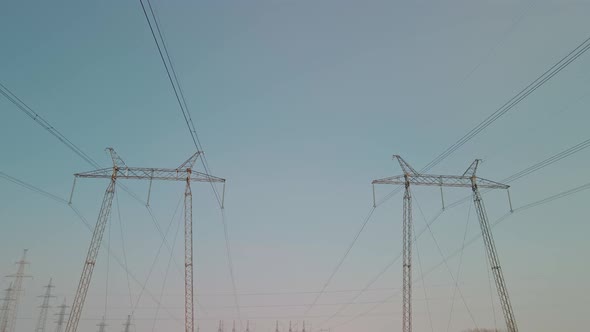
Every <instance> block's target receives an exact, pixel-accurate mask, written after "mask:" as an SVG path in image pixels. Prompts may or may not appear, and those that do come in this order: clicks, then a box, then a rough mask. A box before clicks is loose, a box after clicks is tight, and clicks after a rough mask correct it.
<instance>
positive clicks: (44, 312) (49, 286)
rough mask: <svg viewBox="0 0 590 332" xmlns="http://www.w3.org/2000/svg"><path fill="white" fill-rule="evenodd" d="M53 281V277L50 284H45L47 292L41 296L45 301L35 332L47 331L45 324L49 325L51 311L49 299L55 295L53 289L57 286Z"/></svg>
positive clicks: (42, 304)
mask: <svg viewBox="0 0 590 332" xmlns="http://www.w3.org/2000/svg"><path fill="white" fill-rule="evenodd" d="M52 281H53V279H49V284H47V286H45V288H46V290H45V294H44V295H41V296H40V297H41V298H43V302H42V303H41V307H40V308H41V312H40V313H39V319H38V320H37V327H36V328H35V332H45V326H46V325H47V312H48V311H49V308H51V306H50V305H49V300H51V299H52V298H54V297H55V296H53V295H51V289H52V288H55V286H53V284H52Z"/></svg>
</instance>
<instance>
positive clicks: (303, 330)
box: [302, 321, 305, 332]
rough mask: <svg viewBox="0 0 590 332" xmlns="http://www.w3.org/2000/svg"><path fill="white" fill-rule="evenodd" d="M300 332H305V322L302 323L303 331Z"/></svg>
mask: <svg viewBox="0 0 590 332" xmlns="http://www.w3.org/2000/svg"><path fill="white" fill-rule="evenodd" d="M302 332H305V321H303V331H302Z"/></svg>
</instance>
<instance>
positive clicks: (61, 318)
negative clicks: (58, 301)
mask: <svg viewBox="0 0 590 332" xmlns="http://www.w3.org/2000/svg"><path fill="white" fill-rule="evenodd" d="M67 307H68V306H67V305H66V299H64V303H63V304H62V305H60V306H59V307H58V308H59V313H58V314H57V322H56V323H57V327H56V328H55V332H63V330H64V324H65V322H66V308H67Z"/></svg>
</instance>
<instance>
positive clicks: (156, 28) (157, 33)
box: [139, 0, 243, 329]
mask: <svg viewBox="0 0 590 332" xmlns="http://www.w3.org/2000/svg"><path fill="white" fill-rule="evenodd" d="M139 3H140V4H141V8H142V10H143V14H144V16H145V19H146V21H147V23H148V26H149V28H150V32H151V34H152V37H153V39H154V42H155V43H156V47H157V49H158V53H159V55H160V59H161V60H162V63H163V64H164V69H165V70H166V74H167V75H168V80H169V81H170V85H171V86H172V90H173V91H174V96H175V97H176V100H177V102H178V106H179V108H180V110H181V112H182V116H183V118H184V121H185V123H186V125H187V128H188V130H189V133H190V136H191V139H192V142H193V144H194V145H195V147H196V148H197V150H198V151H201V152H203V151H204V149H203V145H202V144H201V141H200V140H199V135H198V134H197V130H196V127H195V124H194V122H193V119H192V117H191V114H190V110H189V108H188V104H187V102H186V98H185V97H184V93H183V90H182V86H181V84H180V81H179V80H178V75H177V74H176V70H175V69H174V64H173V62H172V59H171V57H170V53H169V52H168V47H167V46H166V39H165V37H164V34H163V32H162V29H160V24H159V23H158V18H157V15H156V14H155V12H154V8H153V7H152V4H151V1H150V0H145V3H147V7H148V8H149V14H148V8H146V6H145V4H144V0H139ZM150 17H151V18H150ZM199 159H200V160H201V163H202V165H203V169H204V172H205V174H206V175H209V174H210V169H209V163H208V161H207V157H206V156H205V154H204V153H203V154H202V155H201V158H199ZM210 185H211V189H212V191H213V194H214V196H215V199H216V200H217V203H218V205H219V207H220V209H221V213H222V216H221V222H222V226H223V233H224V238H225V247H226V254H227V260H228V266H229V273H230V279H231V284H232V289H233V292H234V294H235V295H234V301H235V305H236V311H237V313H238V317H239V322H240V326H241V327H242V329H243V323H242V319H241V313H240V304H239V300H238V295H237V285H236V277H235V269H234V265H233V259H232V254H231V246H230V242H229V231H228V226H227V222H226V219H225V213H224V206H223V201H222V198H221V197H220V194H219V192H218V190H217V187H216V186H215V185H214V184H213V183H211V182H210Z"/></svg>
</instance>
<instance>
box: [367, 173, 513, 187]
mask: <svg viewBox="0 0 590 332" xmlns="http://www.w3.org/2000/svg"><path fill="white" fill-rule="evenodd" d="M472 178H473V177H471V176H460V175H431V174H405V175H397V176H392V177H388V178H383V179H378V180H374V181H373V184H399V185H404V184H406V181H409V182H410V184H413V185H418V186H436V187H460V188H471V186H472V185H473V184H472V182H471V180H472ZM475 180H476V183H477V186H478V187H480V188H491V189H508V188H510V186H508V185H505V184H502V183H498V182H494V181H490V180H486V179H482V178H480V177H475Z"/></svg>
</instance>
